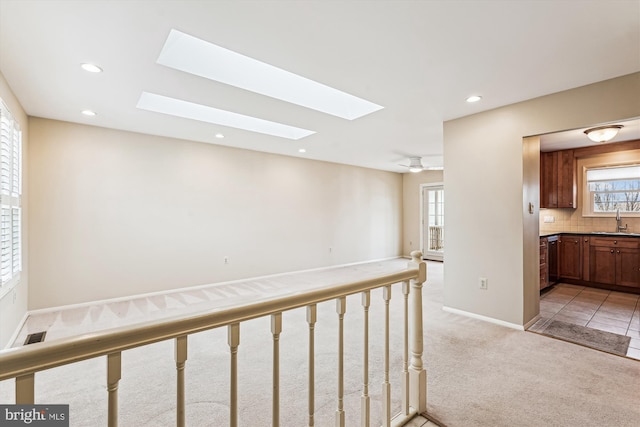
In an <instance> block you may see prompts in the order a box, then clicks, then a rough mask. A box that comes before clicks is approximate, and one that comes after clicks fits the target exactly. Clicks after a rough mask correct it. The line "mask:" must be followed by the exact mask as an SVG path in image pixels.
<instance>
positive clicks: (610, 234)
mask: <svg viewBox="0 0 640 427" xmlns="http://www.w3.org/2000/svg"><path fill="white" fill-rule="evenodd" d="M559 234H568V235H574V236H586V235H588V236H606V237H640V233H616V232H613V231H612V232H608V231H586V232H578V231H555V232H552V233H541V234H540V237H549V236H557V235H559Z"/></svg>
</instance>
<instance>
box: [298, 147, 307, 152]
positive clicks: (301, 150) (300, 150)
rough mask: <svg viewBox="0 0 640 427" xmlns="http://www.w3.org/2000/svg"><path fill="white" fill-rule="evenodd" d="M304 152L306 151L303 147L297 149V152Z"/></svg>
mask: <svg viewBox="0 0 640 427" xmlns="http://www.w3.org/2000/svg"><path fill="white" fill-rule="evenodd" d="M306 152H307V150H305V149H304V148H301V149H299V150H298V153H306Z"/></svg>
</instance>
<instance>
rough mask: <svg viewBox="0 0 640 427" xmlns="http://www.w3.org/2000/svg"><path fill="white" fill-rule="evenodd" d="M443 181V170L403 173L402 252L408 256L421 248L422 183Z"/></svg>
mask: <svg viewBox="0 0 640 427" xmlns="http://www.w3.org/2000/svg"><path fill="white" fill-rule="evenodd" d="M436 182H443V172H442V171H423V172H420V173H405V174H403V175H402V194H403V199H404V204H403V211H402V223H403V233H402V236H403V240H402V241H403V245H402V253H403V254H404V255H405V256H408V255H409V254H410V253H411V251H415V250H419V249H420V220H421V218H420V185H422V184H431V183H436Z"/></svg>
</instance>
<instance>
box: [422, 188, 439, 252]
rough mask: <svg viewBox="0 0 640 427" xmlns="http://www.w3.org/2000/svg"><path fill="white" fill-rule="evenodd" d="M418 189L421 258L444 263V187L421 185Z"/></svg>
mask: <svg viewBox="0 0 640 427" xmlns="http://www.w3.org/2000/svg"><path fill="white" fill-rule="evenodd" d="M420 189H421V194H420V200H421V203H420V207H421V209H420V210H421V223H420V228H421V230H420V247H421V248H422V257H423V258H424V259H429V260H434V261H444V185H443V184H442V183H436V184H423V185H421V186H420Z"/></svg>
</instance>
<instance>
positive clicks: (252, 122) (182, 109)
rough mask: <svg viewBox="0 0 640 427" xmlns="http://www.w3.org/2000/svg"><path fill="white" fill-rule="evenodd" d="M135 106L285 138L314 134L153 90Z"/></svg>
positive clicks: (141, 96) (143, 96) (143, 94)
mask: <svg viewBox="0 0 640 427" xmlns="http://www.w3.org/2000/svg"><path fill="white" fill-rule="evenodd" d="M136 107H137V108H140V109H141V110H147V111H153V112H156V113H162V114H169V115H172V116H178V117H183V118H185V119H192V120H198V121H201V122H207V123H214V124H217V125H222V126H228V127H232V128H236V129H243V130H248V131H251V132H258V133H263V134H266V135H273V136H279V137H282V138H288V139H294V140H295V139H300V138H304V137H305V136H309V135H312V134H314V133H315V132H314V131H312V130H307V129H301V128H297V127H294V126H289V125H285V124H282V123H276V122H270V121H268V120H263V119H258V118H255V117H251V116H245V115H242V114H238V113H233V112H231V111H225V110H220V109H218V108H213V107H209V106H207V105H201V104H196V103H193V102H189V101H183V100H181V99H176V98H170V97H168V96H163V95H158V94H155V93H149V92H142V95H140V99H139V100H138V104H137V105H136Z"/></svg>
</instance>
